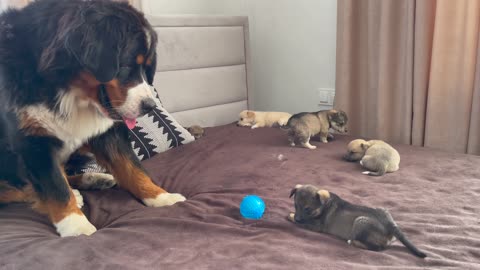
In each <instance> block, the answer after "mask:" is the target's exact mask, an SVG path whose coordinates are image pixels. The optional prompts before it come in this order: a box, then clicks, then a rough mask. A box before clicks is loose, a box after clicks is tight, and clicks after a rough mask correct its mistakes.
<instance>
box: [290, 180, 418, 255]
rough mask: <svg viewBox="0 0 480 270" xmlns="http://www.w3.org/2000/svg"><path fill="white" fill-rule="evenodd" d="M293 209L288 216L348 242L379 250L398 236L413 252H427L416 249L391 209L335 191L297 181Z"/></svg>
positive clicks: (310, 227)
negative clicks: (356, 202) (357, 202)
mask: <svg viewBox="0 0 480 270" xmlns="http://www.w3.org/2000/svg"><path fill="white" fill-rule="evenodd" d="M293 195H295V199H294V200H295V213H291V214H290V215H289V216H288V219H289V220H290V221H292V222H293V223H296V224H299V225H301V226H303V227H305V228H306V229H309V230H312V231H316V232H321V233H326V234H330V235H333V236H335V237H337V238H340V239H343V240H347V243H348V244H349V245H354V246H356V247H359V248H363V249H368V250H373V251H381V250H384V249H386V248H387V247H388V246H389V245H390V243H391V242H392V241H394V240H395V238H397V239H398V240H400V242H402V244H404V245H405V246H406V247H407V248H408V250H409V251H410V252H411V253H413V254H414V255H415V256H418V257H420V258H425V257H426V256H427V255H426V254H425V253H423V252H422V251H420V250H419V249H417V248H416V247H415V246H414V245H413V244H412V243H411V242H410V241H409V240H408V239H407V238H406V236H405V235H404V234H403V232H402V231H401V230H400V228H399V227H398V226H397V224H396V223H395V221H394V220H393V218H392V216H391V215H390V213H389V212H388V211H387V210H385V209H382V208H370V207H365V206H361V205H354V204H351V203H349V202H347V201H344V200H342V199H341V198H340V197H338V196H337V195H336V194H334V193H331V192H329V191H327V190H323V189H321V190H320V189H318V188H316V187H314V186H312V185H297V186H296V187H295V188H294V189H292V191H291V193H290V197H292V196H293Z"/></svg>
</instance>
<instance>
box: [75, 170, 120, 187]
mask: <svg viewBox="0 0 480 270" xmlns="http://www.w3.org/2000/svg"><path fill="white" fill-rule="evenodd" d="M67 179H68V182H69V183H70V185H71V186H73V187H76V188H79V189H107V188H111V187H113V186H114V185H115V184H116V183H117V182H116V181H115V178H114V177H113V176H112V175H111V174H106V173H95V172H87V173H84V174H77V175H72V176H67Z"/></svg>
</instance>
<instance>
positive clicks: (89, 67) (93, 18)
mask: <svg viewBox="0 0 480 270" xmlns="http://www.w3.org/2000/svg"><path fill="white" fill-rule="evenodd" d="M80 5H81V7H80V8H79V11H78V10H75V11H70V12H69V11H66V13H65V14H64V15H63V16H62V17H61V19H60V21H59V25H58V32H57V33H56V36H55V37H54V39H53V41H52V42H51V43H50V44H49V45H48V46H47V47H46V48H45V49H44V50H43V52H42V55H41V57H40V63H39V71H40V72H43V73H46V74H52V73H55V72H56V71H57V74H62V72H63V73H66V74H68V70H72V69H74V70H75V71H70V72H72V73H74V74H71V77H72V78H71V81H70V82H69V87H70V88H74V89H77V90H78V89H80V90H81V91H76V92H81V94H79V95H81V98H82V99H84V100H85V99H86V100H88V101H90V102H91V103H93V104H94V105H95V106H96V107H97V108H98V110H99V111H100V112H101V113H103V114H105V116H107V117H110V118H112V119H115V120H121V119H123V120H125V122H126V123H127V125H129V123H130V124H131V123H132V121H133V123H135V122H134V120H135V118H137V117H139V116H142V115H144V114H145V113H147V112H149V111H151V110H152V109H153V108H154V107H155V102H154V100H153V91H152V88H151V86H150V85H152V83H153V78H154V74H155V67H156V51H155V49H156V44H157V34H156V32H155V31H154V30H153V28H152V27H151V26H150V24H149V23H148V22H147V21H146V19H145V18H144V16H143V14H141V13H140V12H138V11H136V10H135V9H134V8H132V7H131V6H130V5H128V4H127V3H121V2H109V1H85V2H83V3H81V4H80ZM74 67H75V68H74ZM129 126H130V125H129Z"/></svg>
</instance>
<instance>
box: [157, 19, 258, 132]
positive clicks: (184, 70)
mask: <svg viewBox="0 0 480 270" xmlns="http://www.w3.org/2000/svg"><path fill="white" fill-rule="evenodd" d="M148 20H149V21H150V23H151V24H152V26H153V27H154V29H155V30H156V31H157V33H158V39H159V41H158V46H157V55H158V57H157V73H156V76H155V81H154V86H155V88H156V89H157V91H158V92H159V95H160V99H161V101H162V104H163V106H164V107H165V108H166V109H167V110H168V111H169V112H170V113H171V114H172V115H173V116H174V117H175V119H176V120H177V121H178V122H179V123H180V124H182V125H183V126H190V125H195V124H197V125H201V126H204V127H211V126H219V125H224V124H228V123H231V122H234V121H236V120H237V118H238V114H239V112H240V111H242V110H244V109H246V108H247V107H248V89H249V79H250V76H249V69H248V67H249V46H248V43H249V42H248V18H247V17H243V16H234V17H232V16H195V15H182V16H149V17H148Z"/></svg>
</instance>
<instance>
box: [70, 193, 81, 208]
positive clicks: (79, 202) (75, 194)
mask: <svg viewBox="0 0 480 270" xmlns="http://www.w3.org/2000/svg"><path fill="white" fill-rule="evenodd" d="M72 193H73V196H75V201H76V202H77V207H78V208H80V209H81V208H82V207H83V196H82V194H80V191H78V190H77V189H72Z"/></svg>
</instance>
